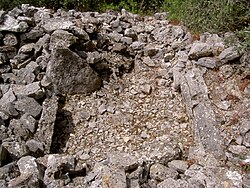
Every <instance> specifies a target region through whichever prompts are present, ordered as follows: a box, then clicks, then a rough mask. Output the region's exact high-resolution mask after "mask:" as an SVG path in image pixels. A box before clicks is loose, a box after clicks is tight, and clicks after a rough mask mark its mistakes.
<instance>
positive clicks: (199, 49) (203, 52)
mask: <svg viewBox="0 0 250 188" xmlns="http://www.w3.org/2000/svg"><path fill="white" fill-rule="evenodd" d="M212 53H213V51H212V47H211V46H210V45H209V44H207V43H201V42H197V43H193V45H192V47H191V50H190V52H189V54H188V57H189V58H190V59H198V58H200V57H205V56H210V55H211V54H212Z"/></svg>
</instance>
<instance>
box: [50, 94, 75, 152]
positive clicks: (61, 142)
mask: <svg viewBox="0 0 250 188" xmlns="http://www.w3.org/2000/svg"><path fill="white" fill-rule="evenodd" d="M64 104H65V98H64V97H60V98H59V108H58V111H57V115H56V121H55V126H54V134H53V137H52V144H51V148H50V153H63V148H64V147H65V146H66V143H67V141H68V139H69V137H70V134H71V133H74V127H75V125H74V123H73V119H72V113H71V112H69V111H67V110H64V109H63V107H64Z"/></svg>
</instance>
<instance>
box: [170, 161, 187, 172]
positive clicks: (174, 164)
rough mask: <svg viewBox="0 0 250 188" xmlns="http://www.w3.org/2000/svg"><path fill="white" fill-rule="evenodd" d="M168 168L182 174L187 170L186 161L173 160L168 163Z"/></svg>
mask: <svg viewBox="0 0 250 188" xmlns="http://www.w3.org/2000/svg"><path fill="white" fill-rule="evenodd" d="M168 167H169V168H173V169H175V170H177V171H178V172H181V173H184V172H185V171H186V170H187V169H188V164H187V162H186V161H182V160H173V161H171V162H169V163H168Z"/></svg>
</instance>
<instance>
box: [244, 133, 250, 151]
mask: <svg viewBox="0 0 250 188" xmlns="http://www.w3.org/2000/svg"><path fill="white" fill-rule="evenodd" d="M243 145H244V146H246V147H247V148H250V132H248V133H246V134H245V136H244V140H243Z"/></svg>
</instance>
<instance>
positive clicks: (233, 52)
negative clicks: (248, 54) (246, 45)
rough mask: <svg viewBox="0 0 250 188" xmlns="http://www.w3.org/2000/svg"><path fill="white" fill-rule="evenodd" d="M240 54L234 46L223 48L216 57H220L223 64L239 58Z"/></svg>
mask: <svg viewBox="0 0 250 188" xmlns="http://www.w3.org/2000/svg"><path fill="white" fill-rule="evenodd" d="M240 55H241V54H240V53H239V52H238V51H237V49H236V47H229V48H226V49H225V50H223V51H222V52H221V54H220V55H219V56H218V58H219V59H220V61H221V63H222V64H225V63H227V62H229V61H232V60H234V59H236V58H239V57H240Z"/></svg>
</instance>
